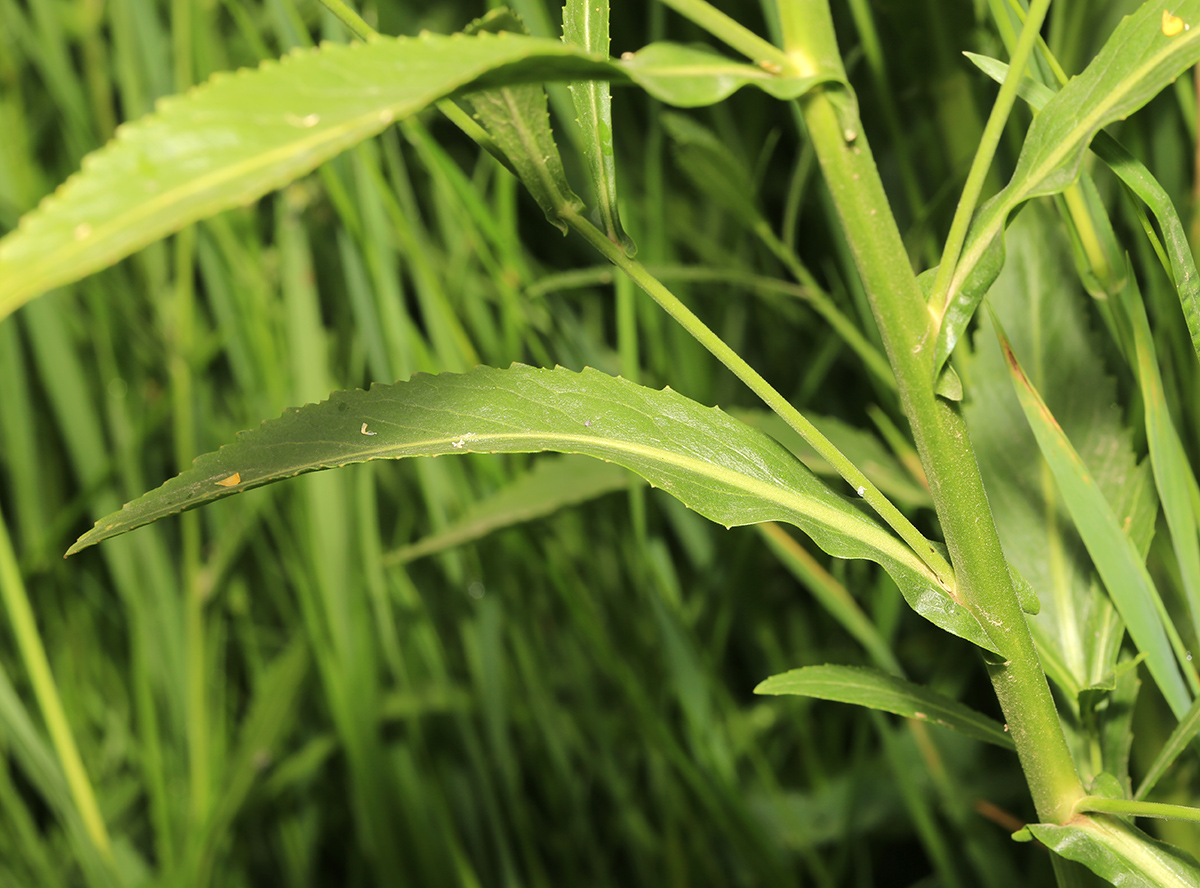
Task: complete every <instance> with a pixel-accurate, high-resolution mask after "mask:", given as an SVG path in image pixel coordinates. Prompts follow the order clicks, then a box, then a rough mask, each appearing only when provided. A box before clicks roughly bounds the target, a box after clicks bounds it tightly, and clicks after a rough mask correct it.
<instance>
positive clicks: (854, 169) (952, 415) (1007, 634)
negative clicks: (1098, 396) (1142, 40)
mask: <svg viewBox="0 0 1200 888" xmlns="http://www.w3.org/2000/svg"><path fill="white" fill-rule="evenodd" d="M781 3H782V5H783V8H782V9H781V13H782V12H783V10H784V9H787V10H789V14H787V15H782V14H781V21H783V22H784V25H785V27H784V32H783V33H784V42H785V48H786V49H787V51H788V52H789V53H792V52H796V53H799V54H800V55H803V56H805V57H808V58H821V57H827V56H828V54H829V53H830V51H831V47H830V46H823V45H819V44H816V45H814V43H813V41H820V40H822V39H830V40H831V39H832V19H831V16H830V12H829V7H828V4H827V2H826V0H781ZM835 45H836V44H835ZM838 88H839V87H821V88H818V89H815V90H813V91H811V92H810V93H808V94H807V95H806V96H805V97H804V98H803V99H801V105H800V106H801V110H802V113H803V115H804V120H805V123H806V124H807V127H808V130H809V134H810V138H811V139H812V142H813V144H814V146H815V147H816V151H817V158H818V160H819V161H820V164H821V168H822V171H823V172H824V175H825V179H826V182H828V184H829V191H830V193H831V195H832V197H833V201H834V205H835V207H836V209H837V212H838V215H839V217H840V219H841V223H842V226H843V229H844V231H845V234H846V238H847V241H848V242H849V244H850V249H851V252H852V253H853V255H854V259H855V263H856V264H857V266H858V269H859V274H860V276H861V278H862V282H863V286H864V288H865V289H866V292H867V296H868V298H869V300H870V303H871V309H872V311H873V313H874V315H875V319H876V322H877V323H878V326H879V331H880V334H881V336H882V338H883V342H884V347H885V350H886V351H887V354H888V357H889V360H890V361H891V364H892V368H893V370H894V371H895V374H896V381H897V383H898V384H899V387H900V399H901V405H902V407H903V409H904V413H905V415H906V416H907V417H908V420H909V423H910V424H911V426H912V430H913V435H914V438H915V441H916V445H917V452H918V453H919V454H920V457H921V464H922V465H923V466H924V467H925V472H926V475H927V477H928V479H929V487H930V492H931V494H932V496H933V500H934V505H935V507H936V509H937V513H938V516H939V518H940V519H941V524H942V528H943V530H944V532H945V534H946V542H947V545H948V547H949V550H950V555H951V561H952V562H953V564H954V568H955V575H956V578H957V581H958V584H959V597H960V599H961V600H962V601H963V602H964V604H966V605H967V606H968V607H969V608H970V609H971V610H972V611H973V612H974V613H975V614H976V616H977V617H978V618H979V620H980V623H981V624H982V625H983V627H984V629H985V630H986V631H987V632H988V634H989V636H990V637H991V638H992V640H993V641H994V642H995V644H996V646H997V649H998V650H1000V651H1002V652H1003V653H1004V655H1005V658H1006V659H1005V660H1004V661H1003V662H989V663H988V671H989V675H990V677H991V680H992V684H993V687H994V688H995V691H996V695H997V697H998V698H999V702H1000V706H1001V708H1002V710H1003V711H1004V715H1005V718H1006V720H1007V724H1008V728H1009V731H1010V733H1011V734H1012V738H1013V741H1014V743H1015V744H1016V747H1017V752H1018V755H1019V756H1020V759H1021V765H1022V767H1023V769H1024V771H1025V775H1026V779H1027V781H1028V783H1029V788H1030V792H1031V794H1032V796H1033V801H1034V804H1035V805H1036V807H1037V811H1038V816H1039V818H1040V819H1041V820H1043V821H1044V822H1051V823H1065V822H1067V821H1068V820H1069V819H1070V818H1071V816H1072V815H1073V806H1074V804H1075V802H1076V801H1078V800H1079V799H1080V798H1081V797H1082V796H1083V795H1084V792H1083V787H1082V786H1081V784H1080V782H1079V777H1078V775H1077V774H1076V771H1075V765H1074V762H1073V761H1072V759H1071V754H1070V751H1069V750H1068V748H1067V744H1066V740H1065V738H1064V736H1063V732H1062V726H1061V724H1060V722H1059V719H1058V713H1057V711H1056V710H1055V707H1054V700H1053V698H1052V697H1051V695H1050V687H1049V685H1048V684H1047V682H1046V676H1045V674H1044V673H1043V672H1042V669H1041V664H1040V662H1039V660H1038V656H1037V652H1036V651H1035V649H1034V646H1033V639H1032V637H1031V636H1030V634H1029V628H1028V625H1027V624H1026V622H1025V617H1024V614H1023V613H1022V611H1021V607H1020V604H1019V602H1018V600H1017V596H1016V593H1015V590H1014V589H1013V585H1012V578H1011V577H1010V575H1009V572H1008V565H1007V562H1006V561H1005V558H1004V553H1003V551H1002V550H1001V547H1000V540H999V537H998V535H997V532H996V527H995V524H994V522H993V521H992V520H991V517H990V516H991V511H990V509H989V507H988V502H987V496H986V495H985V493H984V490H983V481H982V479H981V477H980V475H979V466H978V463H977V462H976V459H975V454H974V451H973V449H972V447H971V440H970V436H969V434H968V432H967V428H966V424H965V422H964V421H963V418H962V415H961V414H960V413H959V412H958V410H957V408H956V407H955V406H954V405H952V404H951V403H949V402H946V401H943V400H941V399H939V398H938V397H937V396H936V395H935V394H934V390H933V381H932V380H931V379H930V374H929V366H930V363H931V356H932V352H933V349H934V345H935V342H936V331H937V328H936V326H935V324H934V319H933V318H932V317H931V315H930V313H929V311H928V309H927V307H926V304H925V300H924V298H923V297H922V294H921V290H920V286H919V285H918V284H917V281H916V277H915V276H914V274H913V271H912V267H911V265H910V264H909V258H908V255H907V253H906V251H905V249H904V244H903V242H902V241H901V238H900V232H899V229H898V228H897V226H896V223H895V219H894V218H893V216H892V213H891V210H890V207H889V204H888V201H887V197H886V195H885V194H884V191H883V184H882V182H881V181H880V179H879V173H878V170H877V168H876V166H875V161H874V159H873V157H872V155H871V150H870V145H869V144H868V141H867V138H866V136H865V134H864V133H863V132H862V128H861V124H859V123H858V121H854V124H855V126H854V127H852V131H854V132H857V133H858V135H857V137H856V139H855V140H854V141H852V142H848V141H847V140H846V139H845V137H844V132H845V128H844V127H843V125H842V123H844V121H845V115H846V110H845V103H842V105H841V106H840V107H839V108H837V109H835V107H834V99H833V98H831V96H830V92H831V91H832V90H834V89H838ZM838 111H841V112H842V117H841V118H840V120H841V122H842V123H840V122H839V116H838ZM855 113H856V112H855Z"/></svg>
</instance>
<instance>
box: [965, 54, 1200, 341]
mask: <svg viewBox="0 0 1200 888" xmlns="http://www.w3.org/2000/svg"><path fill="white" fill-rule="evenodd" d="M964 55H966V57H967V58H968V59H970V60H971V62H972V63H974V65H975V66H976V67H977V68H979V70H981V71H983V73H984V74H987V75H988V76H989V77H991V78H992V79H993V80H1002V79H1003V78H1004V73H1005V72H1006V71H1007V70H1008V66H1007V65H1006V64H1004V62H1001V61H997V60H996V59H991V58H988V57H987V56H981V55H976V54H975V53H972V52H968V53H964ZM1019 92H1020V95H1021V98H1023V99H1025V101H1027V102H1028V103H1029V104H1030V106H1031V107H1032V108H1034V109H1035V110H1037V111H1041V109H1042V108H1044V107H1045V106H1046V104H1047V103H1048V102H1049V101H1050V100H1051V99H1052V98H1054V95H1055V93H1054V91H1053V90H1052V89H1050V88H1049V87H1048V86H1045V85H1044V84H1041V83H1038V82H1037V81H1034V80H1031V79H1030V78H1028V77H1023V78H1022V79H1021V85H1020V89H1019ZM1091 148H1092V153H1093V154H1095V155H1096V156H1097V157H1099V158H1100V159H1101V160H1102V161H1104V163H1105V164H1107V165H1108V167H1109V168H1110V169H1111V170H1112V171H1113V172H1114V173H1115V174H1116V176H1117V178H1118V179H1120V180H1121V181H1122V182H1124V183H1125V184H1126V185H1127V186H1128V187H1129V190H1130V191H1132V192H1133V193H1134V194H1136V195H1137V196H1138V197H1139V198H1141V200H1142V202H1143V203H1144V204H1145V205H1146V206H1147V207H1148V208H1149V209H1150V212H1151V213H1153V214H1154V218H1155V219H1156V220H1157V221H1158V227H1159V230H1160V231H1161V232H1162V239H1163V246H1164V247H1165V248H1166V253H1167V260H1168V263H1169V271H1170V273H1171V277H1172V279H1173V280H1174V283H1175V288H1176V289H1177V290H1178V291H1179V301H1180V304H1181V305H1182V306H1183V315H1184V318H1185V319H1186V320H1187V323H1188V332H1189V334H1190V335H1191V338H1192V343H1193V345H1195V343H1197V342H1200V328H1198V327H1197V324H1196V319H1198V318H1200V273H1197V270H1196V259H1195V256H1193V255H1192V247H1191V244H1190V242H1189V241H1188V236H1187V232H1186V231H1185V230H1184V227H1183V222H1182V221H1181V220H1180V218H1179V213H1178V212H1176V210H1175V203H1174V201H1172V200H1171V197H1170V195H1169V194H1167V191H1166V189H1165V188H1163V186H1162V185H1161V184H1160V183H1159V181H1158V180H1157V179H1156V178H1154V176H1153V175H1152V174H1151V172H1150V171H1149V170H1148V169H1146V167H1145V165H1144V164H1142V162H1141V161H1139V160H1138V159H1137V158H1135V157H1134V156H1133V155H1132V154H1130V153H1129V152H1128V151H1127V150H1126V149H1125V146H1124V145H1122V144H1121V143H1120V142H1118V141H1117V140H1116V139H1114V138H1113V137H1112V136H1110V135H1109V134H1108V133H1105V132H1098V133H1096V137H1095V138H1094V139H1093V140H1092V145H1091Z"/></svg>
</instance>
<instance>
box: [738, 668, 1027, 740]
mask: <svg viewBox="0 0 1200 888" xmlns="http://www.w3.org/2000/svg"><path fill="white" fill-rule="evenodd" d="M754 693H756V694H797V695H799V696H801V697H817V698H819V699H821V700H837V701H839V702H842V703H853V704H855V705H856V706H866V707H867V708H868V709H880V710H883V711H884V712H893V713H895V714H896V715H902V716H904V717H905V718H917V719H921V720H922V721H928V722H930V723H932V724H935V725H941V726H942V727H945V728H951V729H953V730H955V731H958V732H959V733H962V734H966V735H967V736H968V737H974V738H975V739H976V740H983V741H984V742H985V743H994V744H995V745H997V746H1001V747H1003V748H1005V749H1014V748H1015V747H1014V746H1013V741H1012V738H1011V737H1010V736H1009V735H1008V734H1007V733H1005V731H1004V728H1003V727H1002V726H1001V725H1000V724H998V723H997V722H996V721H995V720H994V719H991V718H988V717H987V716H986V715H983V714H982V713H979V712H976V711H975V710H974V709H971V708H970V707H969V706H964V705H963V704H961V703H959V702H957V701H956V700H952V699H951V698H949V697H947V696H946V695H945V694H941V693H939V692H937V691H934V690H931V689H930V688H925V687H921V685H917V684H913V683H912V682H911V681H907V680H905V679H903V678H899V677H897V676H895V675H889V674H887V673H886V672H881V671H879V670H878V669H869V668H867V667H864V666H805V667H803V668H801V669H792V670H791V671H789V672H784V673H781V674H780V675H772V676H771V677H770V678H768V679H767V680H766V681H764V682H761V683H760V684H759V685H758V687H756V688H755V689H754Z"/></svg>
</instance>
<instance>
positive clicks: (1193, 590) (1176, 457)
mask: <svg viewBox="0 0 1200 888" xmlns="http://www.w3.org/2000/svg"><path fill="white" fill-rule="evenodd" d="M1122 303H1123V305H1124V308H1125V311H1126V314H1127V315H1128V317H1129V320H1130V322H1131V324H1130V326H1131V327H1132V329H1133V342H1134V347H1135V350H1136V353H1137V368H1138V382H1139V383H1140V385H1141V389H1142V400H1143V401H1144V403H1145V411H1146V440H1147V443H1148V444H1149V446H1150V464H1151V465H1152V466H1153V467H1154V480H1155V482H1156V483H1157V486H1158V498H1159V500H1160V501H1161V502H1162V505H1163V514H1164V515H1166V518H1167V527H1169V528H1170V530H1171V542H1172V543H1173V544H1174V549H1175V559H1176V563H1177V564H1178V565H1179V574H1180V576H1181V578H1182V579H1183V588H1184V593H1185V595H1186V597H1187V605H1188V611H1189V613H1190V614H1191V617H1192V631H1193V633H1194V634H1195V637H1197V638H1200V540H1197V537H1196V515H1195V513H1193V511H1192V497H1191V491H1192V489H1193V488H1195V486H1196V478H1195V476H1194V475H1193V474H1192V469H1191V466H1189V465H1188V459H1187V454H1186V453H1185V451H1184V449H1183V442H1182V441H1181V440H1180V438H1179V433H1178V432H1176V430H1175V424H1174V423H1173V422H1172V421H1171V414H1170V411H1169V410H1168V409H1167V400H1166V393H1165V392H1164V391H1163V381H1162V376H1161V375H1160V374H1159V370H1158V356H1157V354H1156V353H1155V349H1154V337H1153V335H1152V334H1151V332H1150V322H1149V320H1148V319H1147V318H1146V308H1145V306H1144V305H1143V304H1142V294H1141V293H1140V292H1139V291H1138V286H1137V280H1136V278H1134V276H1133V271H1132V269H1130V270H1129V273H1128V283H1127V284H1126V287H1125V292H1124V294H1123V297H1122Z"/></svg>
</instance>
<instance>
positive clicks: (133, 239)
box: [0, 33, 817, 318]
mask: <svg viewBox="0 0 1200 888" xmlns="http://www.w3.org/2000/svg"><path fill="white" fill-rule="evenodd" d="M644 53H645V54H643V53H639V54H636V55H634V56H633V57H632V58H630V59H628V60H625V61H616V60H610V59H606V58H604V57H602V56H598V55H591V54H589V53H587V52H585V51H584V50H582V49H580V48H578V47H574V46H570V45H567V44H564V43H561V42H559V41H557V40H547V39H539V38H533V37H524V36H519V35H516V34H511V33H500V34H489V33H480V34H477V35H473V36H466V35H463V34H455V35H452V36H443V35H434V34H424V35H422V36H420V37H411V38H410V37H399V38H391V37H380V38H378V39H376V40H372V41H371V42H369V43H354V44H332V43H326V44H323V45H321V46H320V47H318V48H316V49H308V50H297V51H294V52H292V53H290V54H289V55H287V56H285V57H283V58H282V59H281V60H279V61H278V62H274V61H272V62H265V63H264V64H263V65H261V66H260V67H259V68H257V69H253V70H250V69H246V70H241V71H238V72H236V73H219V74H216V75H214V76H213V77H212V78H211V79H210V80H209V81H208V82H207V83H205V84H204V85H202V86H199V87H196V88H194V89H192V90H189V91H188V92H187V93H185V94H183V95H179V96H172V97H169V98H165V99H163V100H161V101H160V102H159V103H158V106H157V110H156V112H155V113H153V114H150V115H147V116H146V117H144V118H142V119H141V120H138V121H136V122H134V123H131V124H126V125H123V126H121V127H119V128H118V130H117V135H116V138H115V139H113V141H111V142H110V143H109V144H108V145H106V146H105V147H104V148H101V149H100V150H99V151H96V152H94V153H93V154H90V155H88V156H87V157H86V158H84V161H83V169H82V171H81V172H79V173H77V174H75V175H74V176H72V177H71V178H70V179H68V180H67V181H66V182H65V183H63V185H61V186H60V187H59V188H58V190H57V191H55V193H54V194H52V195H50V196H49V197H47V198H46V199H45V200H43V201H42V203H41V204H40V205H39V206H38V207H37V208H36V209H35V210H33V211H32V212H30V213H28V214H26V216H25V217H23V219H22V220H21V222H20V224H19V225H18V227H17V229H16V230H15V231H13V232H11V233H10V234H9V235H8V236H6V237H5V238H4V239H3V240H0V318H3V317H5V316H6V315H8V314H9V313H11V312H12V311H14V310H15V309H17V308H18V307H20V306H21V305H22V304H24V303H25V302H26V301H28V300H29V299H31V298H33V297H34V296H37V295H38V294H40V293H43V292H45V291H46V290H48V289H51V288H52V287H56V286H61V285H63V284H66V283H70V282H71V281H74V280H78V279H79V278H81V277H83V276H85V275H87V274H91V273H92V272H94V271H97V270H99V269H101V268H104V267H106V266H108V265H111V264H113V263H114V262H116V261H118V260H119V259H122V258H123V257H125V256H128V255H129V254H130V253H133V252H135V251H136V250H138V249H140V248H142V247H144V246H146V245H147V244H150V243H152V242H154V241H156V240H158V239H159V238H162V237H165V236H166V235H168V234H171V233H173V232H175V231H178V230H179V229H181V228H183V227H184V226H185V225H188V224H190V223H192V222H195V221H197V220H199V219H203V218H205V217H207V216H211V215H214V214H216V213H218V212H221V211H222V210H227V209H230V208H232V207H237V206H242V205H245V204H248V203H251V202H252V201H254V200H257V199H258V198H260V197H262V196H263V195H264V194H267V193H269V192H271V191H273V190H275V189H278V188H281V187H282V186H284V185H286V184H287V183H289V182H291V181H293V180H295V179H297V178H299V177H301V176H303V175H306V174H307V173H309V172H311V171H312V170H314V169H315V168H316V167H318V166H319V165H320V164H322V163H324V162H325V161H326V160H329V159H330V158H332V157H334V156H335V155H337V154H338V153H340V152H341V151H344V150H345V149H347V148H349V147H351V146H353V145H356V144H358V143H359V142H361V141H363V140H364V139H368V138H370V137H372V136H374V135H376V134H378V133H379V132H381V131H382V130H383V129H385V128H386V127H387V126H389V125H391V124H392V123H393V122H394V121H397V120H400V119H402V118H404V117H407V116H410V115H412V114H415V113H417V112H418V111H421V110H422V109H424V108H426V107H428V106H429V105H431V104H433V103H434V102H437V101H439V100H440V99H443V98H446V97H448V96H451V95H455V94H461V93H464V92H468V91H470V90H473V89H474V90H478V89H486V88H489V87H495V86H501V85H506V84H515V83H537V82H542V81H547V80H574V81H578V80H581V79H601V80H612V81H614V82H621V83H630V82H632V83H636V84H638V85H640V86H642V87H643V88H644V89H646V90H647V91H648V92H650V93H651V94H652V95H653V96H654V97H655V98H658V99H660V100H661V101H664V102H668V103H673V104H678V105H685V106H695V105H702V104H709V103H712V102H717V101H720V100H721V99H723V98H725V97H726V96H728V95H730V94H731V93H732V92H734V91H735V90H737V89H740V88H741V87H743V86H749V85H754V86H757V87H760V88H762V89H765V90H766V91H768V92H770V93H771V94H772V95H776V96H778V97H780V98H794V97H796V96H799V95H801V94H803V93H804V92H805V91H806V90H807V89H809V88H810V87H811V86H812V85H813V84H814V83H815V82H817V81H816V79H814V78H779V77H775V76H774V75H771V74H769V73H768V72H765V71H763V70H761V69H760V68H758V67H756V66H754V65H744V64H738V63H736V62H732V61H730V60H728V59H724V58H722V57H721V56H716V55H713V54H711V53H710V54H707V55H706V58H705V59H699V58H697V57H696V54H695V51H694V50H690V49H688V48H686V47H681V48H672V47H671V46H670V45H667V44H663V45H657V46H655V47H647V49H646V50H645V51H644ZM706 65H707V68H706V67H705V66H706Z"/></svg>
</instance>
